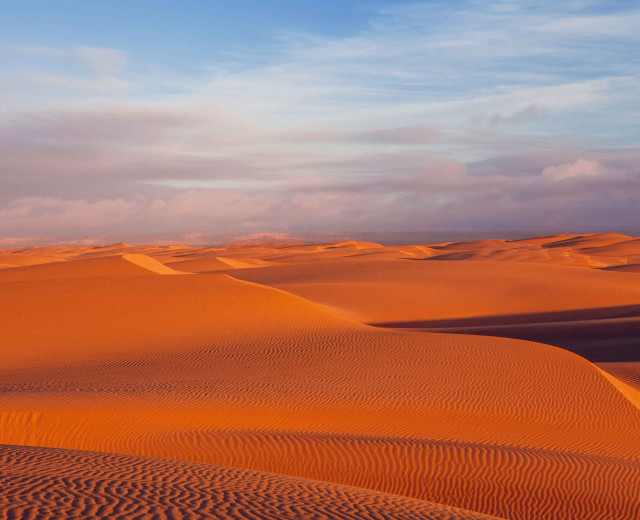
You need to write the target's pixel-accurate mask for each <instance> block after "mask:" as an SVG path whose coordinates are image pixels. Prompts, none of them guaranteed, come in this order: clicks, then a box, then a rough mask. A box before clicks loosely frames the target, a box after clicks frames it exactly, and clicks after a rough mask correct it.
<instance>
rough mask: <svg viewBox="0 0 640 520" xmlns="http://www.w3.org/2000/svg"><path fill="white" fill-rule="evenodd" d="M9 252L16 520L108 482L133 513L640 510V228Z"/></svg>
mask: <svg viewBox="0 0 640 520" xmlns="http://www.w3.org/2000/svg"><path fill="white" fill-rule="evenodd" d="M0 259H2V262H1V263H2V265H4V266H5V267H3V268H2V269H0V315H1V316H2V317H3V326H2V328H1V329H0V339H1V343H2V345H3V348H2V349H0V366H2V370H1V371H0V387H1V388H2V392H0V443H2V444H6V445H20V446H14V447H12V446H5V447H4V448H0V458H1V459H2V461H3V464H4V465H5V466H6V467H11V468H12V469H11V473H10V474H7V475H4V474H3V475H0V483H1V484H2V488H3V489H4V490H5V492H4V493H5V496H6V497H8V498H9V500H10V502H11V504H12V507H13V508H14V509H13V511H15V512H16V513H15V514H22V512H23V511H25V510H26V508H28V507H29V504H30V503H33V502H37V503H38V504H40V507H42V508H44V509H43V510H44V511H47V512H49V513H51V514H53V512H56V511H60V510H61V509H56V508H62V510H64V511H66V513H65V514H68V515H72V514H77V512H78V510H79V509H78V508H79V507H80V505H79V504H83V507H86V508H89V509H88V510H92V509H91V507H93V506H91V504H92V502H91V501H92V499H93V498H92V496H93V495H92V493H94V491H93V490H92V489H91V488H89V487H88V484H87V482H94V481H95V482H96V483H97V484H96V486H98V487H100V488H101V489H107V490H110V491H109V492H108V496H109V501H108V504H109V505H108V507H109V508H111V509H110V511H112V513H113V514H118V515H120V516H123V517H128V516H127V515H130V514H133V513H131V511H133V509H131V508H133V507H134V506H133V505H132V504H135V507H138V508H139V511H143V512H144V513H143V514H146V515H148V516H152V515H153V514H154V512H155V511H159V510H162V509H163V508H168V507H171V506H170V503H173V502H174V501H175V500H180V501H183V502H184V503H193V501H197V500H201V499H202V502H201V503H200V506H198V507H199V509H198V511H199V512H200V513H203V512H204V511H211V510H213V509H215V510H216V511H223V512H222V513H220V516H218V517H220V518H227V517H229V518H233V517H241V518H244V517H248V518H250V517H252V516H251V515H258V516H257V517H261V516H260V514H263V513H264V511H270V512H269V514H266V513H264V514H265V515H266V516H264V518H306V517H309V518H311V517H313V516H312V514H311V513H310V512H309V511H315V512H316V513H318V514H323V515H325V517H326V518H349V515H352V517H358V518H360V517H362V518H378V517H384V518H387V517H388V518H427V519H429V518H433V519H440V518H452V519H453V518H454V519H467V518H469V519H472V518H474V519H483V518H504V519H509V520H512V519H513V520H519V519H522V520H525V519H531V518H537V519H557V520H566V519H567V518H591V517H593V518H595V517H597V518H602V519H612V520H613V519H628V520H634V519H635V515H637V511H638V510H639V509H640V494H638V493H637V490H638V488H639V487H640V444H639V443H638V442H637V439H638V435H639V434H640V388H639V386H638V380H639V378H640V369H639V368H638V362H639V361H640V358H638V357H637V350H634V349H633V345H634V344H636V345H637V340H638V339H639V338H640V327H639V326H638V324H639V323H640V275H639V274H638V273H637V272H635V271H634V267H635V265H637V264H638V263H640V242H639V241H638V239H634V238H632V237H627V236H624V235H616V234H607V235H584V236H568V235H562V236H557V237H544V238H542V237H540V238H532V239H528V240H518V241H504V240H487V241H475V242H465V243H445V244H428V245H423V244H419V245H410V246H399V247H392V246H382V245H379V244H374V243H365V242H341V243H330V244H314V245H295V244H293V245H291V244H290V245H269V244H260V245H250V244H249V245H244V246H237V245H236V246H229V247H188V246H180V245H174V246H133V245H129V244H115V245H112V246H70V247H59V246H56V247H50V248H48V247H44V248H38V249H37V250H33V249H29V248H26V249H25V248H22V249H6V250H3V251H0ZM523 339H525V340H528V341H523ZM612 342H615V345H614V346H615V348H614V347H612V345H613V343H612ZM634 342H635V343H634ZM558 347H560V348H558ZM574 352H577V353H578V354H580V355H576V354H575V353H574ZM603 352H606V353H607V355H608V356H610V358H607V359H603V358H602V353H603ZM581 356H584V357H581ZM585 357H586V358H587V359H585ZM591 361H594V362H595V361H597V362H599V364H598V366H597V367H596V366H595V365H594V364H592V363H591ZM33 447H40V448H33ZM72 450H91V451H93V452H101V453H86V452H81V451H72ZM142 457H152V459H145V458H142ZM160 459H162V460H160ZM211 464H213V465H218V466H224V467H218V466H210V465H211ZM53 468H55V470H54V469H53ZM122 468H125V469H122ZM230 468H237V469H230ZM260 472H263V473H260ZM54 473H55V475H54ZM279 475H280V476H279ZM282 475H286V476H282ZM54 476H56V478H67V479H69V481H71V482H74V484H73V486H72V488H68V487H65V488H61V487H60V486H59V484H58V483H57V482H58V480H56V478H54ZM305 479H313V480H315V481H316V482H313V481H309V480H305ZM318 481H322V482H318ZM349 486H355V487H349ZM134 488H135V489H136V490H137V491H136V492H135V493H133V496H131V493H132V492H131V491H130V490H131V489H134ZM356 488H360V489H356ZM364 489H366V490H367V491H365V490H364ZM74 493H75V494H78V496H81V497H82V498H81V499H78V500H79V501H78V500H73V501H59V502H60V503H57V502H56V501H55V500H53V499H52V498H51V497H52V496H54V495H57V494H61V495H62V496H67V495H69V494H74ZM166 497H170V498H166ZM196 497H204V498H196ZM229 497H233V498H229ZM230 501H231V502H230ZM62 502H64V505H60V504H61V503H62ZM450 507H453V508H459V509H450ZM65 508H66V509H65ZM128 508H129V509H128ZM233 508H236V509H233ZM236 510H237V511H238V512H237V514H236V513H234V512H233V511H236ZM49 513H48V514H49ZM243 515H244V516H243ZM269 515H271V516H269ZM305 515H308V516H305ZM341 515H342V516H341ZM376 515H377V516H376ZM594 515H595V516H594Z"/></svg>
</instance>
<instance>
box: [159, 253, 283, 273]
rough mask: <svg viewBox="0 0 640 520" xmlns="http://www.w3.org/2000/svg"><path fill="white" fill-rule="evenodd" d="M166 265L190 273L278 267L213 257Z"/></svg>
mask: <svg viewBox="0 0 640 520" xmlns="http://www.w3.org/2000/svg"><path fill="white" fill-rule="evenodd" d="M166 265H167V266H169V267H171V268H173V269H177V270H179V271H184V272H188V273H211V272H215V271H226V270H229V269H250V268H254V267H267V266H269V265H277V264H276V263H275V262H266V261H264V260H255V259H251V258H238V257H235V256H234V257H219V256H216V257H213V258H208V257H205V258H193V259H190V260H179V261H177V262H166Z"/></svg>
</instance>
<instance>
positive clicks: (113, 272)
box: [0, 254, 180, 283]
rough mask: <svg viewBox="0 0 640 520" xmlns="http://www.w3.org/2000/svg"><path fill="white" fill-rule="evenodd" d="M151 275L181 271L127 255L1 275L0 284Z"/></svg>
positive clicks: (142, 256) (53, 264)
mask: <svg viewBox="0 0 640 520" xmlns="http://www.w3.org/2000/svg"><path fill="white" fill-rule="evenodd" d="M152 274H180V273H179V272H178V271H176V270H174V269H171V268H170V267H168V266H166V265H164V264H162V263H160V262H158V261H157V260H154V259H153V258H150V257H148V256H145V255H141V254H124V255H117V256H107V257H99V258H91V259H87V260H75V261H74V260H72V261H68V262H59V263H48V264H41V265H34V266H29V267H23V268H21V269H8V270H4V271H0V283H3V282H26V281H33V280H56V279H65V278H87V277H107V276H143V275H152Z"/></svg>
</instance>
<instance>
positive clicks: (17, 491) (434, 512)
mask: <svg viewBox="0 0 640 520" xmlns="http://www.w3.org/2000/svg"><path fill="white" fill-rule="evenodd" d="M0 463H1V464H2V465H3V467H4V468H10V469H9V471H6V472H2V473H1V474H0V487H1V488H2V495H3V500H4V501H5V504H7V505H5V506H3V507H2V511H1V512H0V518H26V517H27V516H28V515H31V516H34V517H47V518H69V519H71V518H74V519H75V518H121V519H129V518H131V519H133V518H219V519H227V518H228V519H253V520H256V519H273V520H279V519H291V520H296V519H305V518H307V519H312V518H335V519H344V520H347V519H353V518H362V519H378V518H397V519H407V520H410V519H414V518H419V519H424V520H482V519H487V520H489V519H490V518H491V517H489V516H485V515H480V514H476V513H472V512H469V511H462V510H459V509H453V508H448V507H445V506H440V505H436V504H429V503H427V502H422V501H418V500H411V499H408V498H405V497H400V496H394V495H386V494H384V493H376V492H371V491H365V490H361V489H356V488H350V487H346V486H339V485H335V484H325V483H321V482H313V481H308V480H302V479H294V478H287V477H282V476H278V475H270V474H266V473H257V472H253V471H246V470H242V469H233V468H225V467H217V466H208V465H202V464H189V463H184V462H175V461H168V460H159V459H146V458H140V457H128V456H124V455H114V454H101V453H92V452H81V451H69V450H57V449H46V448H25V447H19V446H0ZM96 497H100V498H101V500H99V501H97V500H96Z"/></svg>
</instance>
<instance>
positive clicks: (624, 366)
mask: <svg viewBox="0 0 640 520" xmlns="http://www.w3.org/2000/svg"><path fill="white" fill-rule="evenodd" d="M598 366H599V367H600V368H601V369H602V370H606V371H607V372H609V373H610V374H611V375H612V376H614V377H617V378H618V379H620V380H621V381H623V382H625V383H627V384H628V385H629V386H631V387H633V388H635V389H636V390H638V391H640V361H626V362H625V361H623V362H619V363H598Z"/></svg>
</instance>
